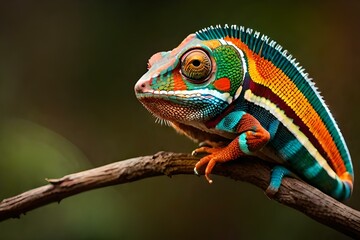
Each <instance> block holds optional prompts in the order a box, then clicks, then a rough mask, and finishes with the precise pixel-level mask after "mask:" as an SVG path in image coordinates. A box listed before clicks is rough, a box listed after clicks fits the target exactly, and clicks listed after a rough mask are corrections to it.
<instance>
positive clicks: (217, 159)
mask: <svg viewBox="0 0 360 240" xmlns="http://www.w3.org/2000/svg"><path fill="white" fill-rule="evenodd" d="M199 153H209V155H207V156H205V157H203V158H201V159H200V161H198V162H197V163H196V164H195V168H194V172H195V174H196V175H199V173H198V169H199V168H200V167H202V166H203V165H206V164H207V166H206V169H205V178H206V180H207V181H208V182H209V183H212V182H213V181H212V180H211V179H210V177H209V175H210V173H211V171H212V169H213V168H214V166H215V164H216V163H224V162H227V161H230V160H232V159H235V158H236V157H235V158H233V156H232V154H231V153H230V154H229V149H228V148H227V147H223V148H220V147H216V148H211V147H200V148H197V149H195V150H194V151H193V152H192V155H194V156H195V155H198V154H199Z"/></svg>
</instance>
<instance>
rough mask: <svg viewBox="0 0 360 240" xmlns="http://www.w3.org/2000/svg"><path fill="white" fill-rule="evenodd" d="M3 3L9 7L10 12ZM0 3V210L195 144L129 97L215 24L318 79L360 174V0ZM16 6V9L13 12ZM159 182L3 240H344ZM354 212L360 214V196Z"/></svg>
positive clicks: (254, 199)
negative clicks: (65, 179)
mask: <svg viewBox="0 0 360 240" xmlns="http://www.w3.org/2000/svg"><path fill="white" fill-rule="evenodd" d="M4 2H5V3H4ZM4 2H2V3H1V4H0V199H3V198H6V197H10V196H12V195H15V194H18V193H20V192H22V191H25V190H28V189H31V188H34V187H37V186H40V185H42V184H45V181H44V178H46V177H49V178H56V177H61V176H62V175H65V174H69V173H72V172H76V171H81V170H85V169H89V168H93V167H96V166H100V165H104V164H107V163H111V162H113V161H117V160H122V159H127V158H131V157H135V156H140V155H147V154H152V153H155V152H157V151H160V150H165V151H176V152H190V151H191V150H192V149H194V148H195V147H196V146H195V144H193V143H192V142H191V141H190V140H188V139H186V138H185V137H183V136H180V135H178V134H176V133H175V132H174V131H173V130H172V129H170V128H168V127H165V126H160V125H158V124H155V123H154V118H152V117H151V115H150V114H149V113H148V112H147V111H146V110H145V109H144V108H143V107H142V106H141V104H140V103H139V102H138V101H137V99H136V98H135V95H134V92H133V86H134V84H135V83H136V81H137V80H138V79H139V78H140V77H141V75H142V74H143V73H145V71H146V63H147V60H148V58H149V57H150V56H151V55H152V54H153V53H155V52H158V51H160V50H170V49H172V48H174V47H176V46H177V45H178V44H179V43H180V42H181V41H182V40H183V39H184V38H185V37H186V36H187V35H188V34H190V33H192V32H195V31H197V30H199V29H201V28H204V27H207V26H210V25H214V24H225V23H228V24H238V25H244V26H247V27H251V28H254V29H256V30H258V31H261V32H263V33H266V34H267V35H269V36H270V37H271V38H273V39H275V40H276V41H277V42H279V43H281V44H282V45H283V46H284V47H285V48H286V49H288V50H289V51H290V52H291V53H292V54H293V55H294V56H295V57H296V58H297V59H298V60H299V61H300V63H301V64H302V65H303V66H304V67H305V68H306V70H307V72H309V74H310V76H311V77H313V78H314V80H315V81H316V83H317V86H318V87H319V88H320V90H321V92H322V94H323V95H324V97H325V99H326V102H327V104H329V106H330V108H331V110H332V112H333V114H334V116H335V118H336V119H337V121H338V123H339V126H340V128H341V129H342V132H343V134H344V136H345V139H346V141H347V143H348V146H349V149H350V152H351V154H352V158H353V164H354V168H355V174H358V175H359V174H360V172H359V170H360V164H359V159H360V148H359V145H360V140H359V137H358V136H359V134H360V127H359V122H360V112H359V103H360V96H359V68H360V64H359V63H360V61H359V53H360V46H359V42H360V35H359V20H360V16H359V10H360V4H359V2H357V1H342V2H341V4H340V2H339V3H338V2H335V1H334V2H326V1H324V3H326V4H320V3H316V2H314V1H308V3H307V2H306V1H302V2H298V3H297V2H291V3H290V1H237V0H234V1H230V0H222V1H218V2H216V1H213V2H212V1H188V0H186V1H161V2H153V1H146V2H144V3H141V2H139V1H117V2H116V1H38V2H32V3H29V2H28V1H4ZM6 2H7V3H6ZM213 179H214V180H215V183H214V184H212V185H209V184H207V183H206V181H205V180H204V178H197V177H194V176H175V177H172V178H168V177H157V178H152V179H146V180H142V181H138V182H134V183H131V184H126V185H119V186H114V187H108V188H104V189H99V190H95V191H91V192H87V193H82V194H79V195H77V196H74V197H70V198H68V199H65V200H63V201H62V202H61V204H60V205H58V204H51V205H48V206H45V207H42V208H40V209H37V210H34V211H31V212H29V213H28V214H27V215H26V216H22V217H21V219H20V220H18V219H11V220H7V221H5V222H2V223H0V238H1V239H153V238H158V239H159V238H167V239H185V238H187V239H188V238H193V239H195V238H197V239H240V238H244V239H264V238H268V239H275V238H276V239H325V238H332V239H347V237H345V236H344V235H342V234H340V233H337V232H336V231H334V230H332V229H330V228H328V227H325V226H323V225H321V224H319V223H317V222H315V221H314V220H312V219H309V218H308V217H306V216H305V215H303V214H302V213H300V212H297V211H295V210H293V209H290V208H287V207H285V206H282V205H280V204H278V203H276V202H274V201H271V200H269V199H268V198H267V197H266V196H265V195H264V193H263V192H262V191H261V190H259V189H258V188H256V187H254V186H252V185H249V184H246V183H242V182H234V181H232V180H230V179H226V178H221V177H216V176H213ZM347 204H348V205H350V206H351V207H353V208H355V209H360V184H358V183H357V181H355V190H354V194H353V196H352V198H351V199H350V200H349V201H347Z"/></svg>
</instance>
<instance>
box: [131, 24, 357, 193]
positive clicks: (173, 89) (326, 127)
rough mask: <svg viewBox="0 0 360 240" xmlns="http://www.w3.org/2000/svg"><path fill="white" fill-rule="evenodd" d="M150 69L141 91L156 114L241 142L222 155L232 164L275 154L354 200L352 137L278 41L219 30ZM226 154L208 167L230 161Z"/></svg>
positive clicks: (187, 128) (191, 40)
mask: <svg viewBox="0 0 360 240" xmlns="http://www.w3.org/2000/svg"><path fill="white" fill-rule="evenodd" d="M197 49H201V50H202V51H204V52H205V53H206V54H203V53H199V52H197ZM191 54H192V55H191ZM188 55H190V57H189V56H188ZM206 55H208V56H206ZM189 58H190V59H189ZM207 58H208V59H207ZM187 61H191V62H192V64H194V65H190V66H187V65H186V64H187ZM184 64H185V66H184ZM198 64H200V65H198ZM201 64H202V65H201ZM149 66H150V68H149V72H148V73H147V74H145V75H144V76H143V78H142V79H140V80H139V82H138V83H137V85H136V87H135V89H136V92H137V96H138V98H139V99H140V101H142V103H143V104H144V106H145V107H147V108H148V109H149V110H150V111H151V112H152V113H154V115H155V116H157V117H159V118H162V119H165V120H166V121H169V122H170V124H171V125H172V126H174V127H175V128H176V129H177V130H179V131H180V132H182V133H184V134H186V135H188V136H189V137H191V138H193V139H195V140H200V141H203V140H209V141H218V140H214V136H217V137H220V138H221V139H223V140H224V142H226V141H228V142H229V141H230V142H231V143H234V142H235V141H236V143H237V147H236V146H235V145H236V144H235V145H234V144H229V146H230V145H231V147H229V146H228V147H227V148H226V149H225V148H224V149H225V150H222V152H223V153H222V155H221V156H223V157H222V158H224V159H225V158H227V160H229V157H228V156H229V155H231V156H232V158H234V157H238V156H241V155H256V154H257V153H259V152H264V153H269V152H272V153H274V154H272V155H271V156H270V155H269V157H271V158H274V160H275V161H277V162H279V163H280V164H281V165H283V166H285V167H286V168H288V169H289V170H290V171H292V172H293V173H295V174H296V175H298V176H299V177H300V178H302V179H303V180H305V181H306V182H308V183H310V184H311V185H313V186H315V187H317V188H319V189H320V190H322V191H323V192H325V193H327V194H329V195H331V196H333V197H334V198H337V199H347V198H348V197H350V195H351V191H352V187H353V180H354V174H353V169H352V163H351V158H350V154H349V151H348V149H347V146H346V143H345V141H344V138H343V136H342V134H341V132H340V130H339V128H338V126H337V124H336V122H335V120H334V119H333V117H332V115H331V113H330V111H329V109H328V108H327V106H326V104H325V102H324V100H323V99H322V97H321V96H320V94H319V93H318V91H317V89H316V87H315V86H314V83H313V82H312V80H311V79H310V78H308V75H307V74H306V73H305V72H304V70H303V68H301V67H299V66H298V63H297V62H296V61H295V59H294V58H293V57H292V56H291V55H289V54H288V53H287V51H286V50H282V47H281V46H280V45H278V44H277V43H276V42H275V41H272V40H270V39H269V38H268V37H267V36H265V35H260V33H258V32H254V31H252V30H251V29H245V28H243V27H240V28H239V27H237V26H231V27H228V26H225V27H220V26H217V27H215V28H212V27H211V28H207V29H203V30H201V31H199V32H197V33H196V34H195V35H190V36H189V37H188V38H187V39H185V40H184V41H183V43H181V44H180V46H179V47H177V48H175V49H174V50H172V51H171V52H166V53H159V54H156V55H154V56H153V57H152V59H150V64H149ZM208 68H211V71H210V72H209V71H208ZM189 69H190V70H189ZM194 69H195V70H194ZM199 69H200V70H199ZM205 72H206V74H205ZM203 75H204V77H203ZM159 106H160V107H159ZM194 109H196V110H194ZM247 125H249V126H248V127H247ZM202 132H203V133H206V134H207V135H206V136H207V137H202V136H200V135H201V133H202ZM207 138H208V139H207ZM208 152H211V151H210V150H208ZM225 153H226V154H225ZM219 156H220V155H218V156H217V157H216V156H213V159H211V157H208V158H207V160H204V162H206V163H207V162H211V161H213V160H214V159H215V160H216V159H217V160H216V161H218V162H224V161H225V160H224V159H223V160H224V161H223V160H219V159H221V157H219ZM224 156H226V157H224ZM216 161H215V162H216ZM201 164H204V163H201ZM213 165H214V163H213ZM210 171H211V170H210ZM270 185H271V183H270Z"/></svg>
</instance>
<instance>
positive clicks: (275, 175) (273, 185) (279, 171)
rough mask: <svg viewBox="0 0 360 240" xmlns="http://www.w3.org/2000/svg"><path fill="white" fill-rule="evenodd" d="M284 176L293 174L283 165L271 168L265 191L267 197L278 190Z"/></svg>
mask: <svg viewBox="0 0 360 240" xmlns="http://www.w3.org/2000/svg"><path fill="white" fill-rule="evenodd" d="M285 176H294V174H293V173H292V172H291V171H290V170H289V169H287V168H286V167H284V166H275V167H274V168H273V169H272V171H271V176H270V184H269V186H268V187H267V189H266V191H265V193H266V195H267V196H268V197H270V198H271V197H273V196H274V195H275V194H276V193H277V192H278V191H279V188H280V185H281V182H282V180H283V178H284V177H285Z"/></svg>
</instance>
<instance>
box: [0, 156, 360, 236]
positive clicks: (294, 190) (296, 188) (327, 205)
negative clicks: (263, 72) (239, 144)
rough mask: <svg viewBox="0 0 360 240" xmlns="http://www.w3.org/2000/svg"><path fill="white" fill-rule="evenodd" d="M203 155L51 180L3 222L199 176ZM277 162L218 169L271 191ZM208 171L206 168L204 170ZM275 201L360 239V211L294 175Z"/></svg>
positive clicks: (9, 205)
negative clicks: (93, 196) (117, 188)
mask: <svg viewBox="0 0 360 240" xmlns="http://www.w3.org/2000/svg"><path fill="white" fill-rule="evenodd" d="M197 161H198V158H196V157H193V156H191V155H188V154H181V153H169V152H159V153H157V154H155V155H153V156H144V157H137V158H132V159H128V160H124V161H119V162H115V163H112V164H108V165H105V166H102V167H98V168H94V169H90V170H87V171H83V172H79V173H74V174H70V175H67V176H64V177H62V178H60V179H47V181H48V182H49V184H48V185H45V186H42V187H38V188H35V189H32V190H29V191H27V192H24V193H22V194H20V195H17V196H14V197H11V198H7V199H4V200H2V201H1V202H0V221H3V220H6V219H9V218H18V217H20V214H22V213H26V212H28V211H30V210H33V209H35V208H38V207H41V206H44V205H46V204H49V203H52V202H59V201H61V200H62V199H64V198H66V197H69V196H72V195H75V194H78V193H81V192H85V191H88V190H91V189H96V188H101V187H105V186H110V185H115V184H122V183H128V182H133V181H137V180H140V179H144V178H148V177H154V176H160V175H167V176H171V175H178V174H194V172H193V169H194V165H195V163H196V162H197ZM271 168H272V166H271V164H269V163H267V162H264V161H261V160H259V159H256V158H251V159H249V158H246V159H242V160H241V161H233V162H230V163H226V164H222V165H217V166H216V167H215V168H214V171H213V173H214V174H217V175H221V176H225V177H230V178H232V179H235V180H240V181H246V182H249V183H252V184H254V185H256V186H258V187H260V188H261V189H263V190H265V189H266V188H267V186H268V184H269V178H270V172H271ZM200 172H202V173H203V171H200ZM273 199H274V200H276V201H278V202H280V203H282V204H284V205H286V206H289V207H292V208H295V209H297V210H299V211H301V212H303V213H304V214H306V215H308V216H309V217H311V218H313V219H315V220H317V221H318V222H320V223H323V224H325V225H327V226H329V227H332V228H334V229H336V230H338V231H340V232H342V233H344V234H346V235H349V236H351V237H354V238H360V212H359V211H356V210H354V209H352V208H350V207H348V206H345V205H344V204H342V203H340V202H338V201H336V200H335V199H333V198H331V197H329V196H327V195H326V194H324V193H322V192H321V191H319V190H318V189H316V188H314V187H312V186H310V185H308V184H306V183H304V182H302V181H299V180H297V179H294V178H285V179H284V181H283V183H282V186H281V188H280V190H279V192H278V193H277V194H275V196H274V197H273Z"/></svg>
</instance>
